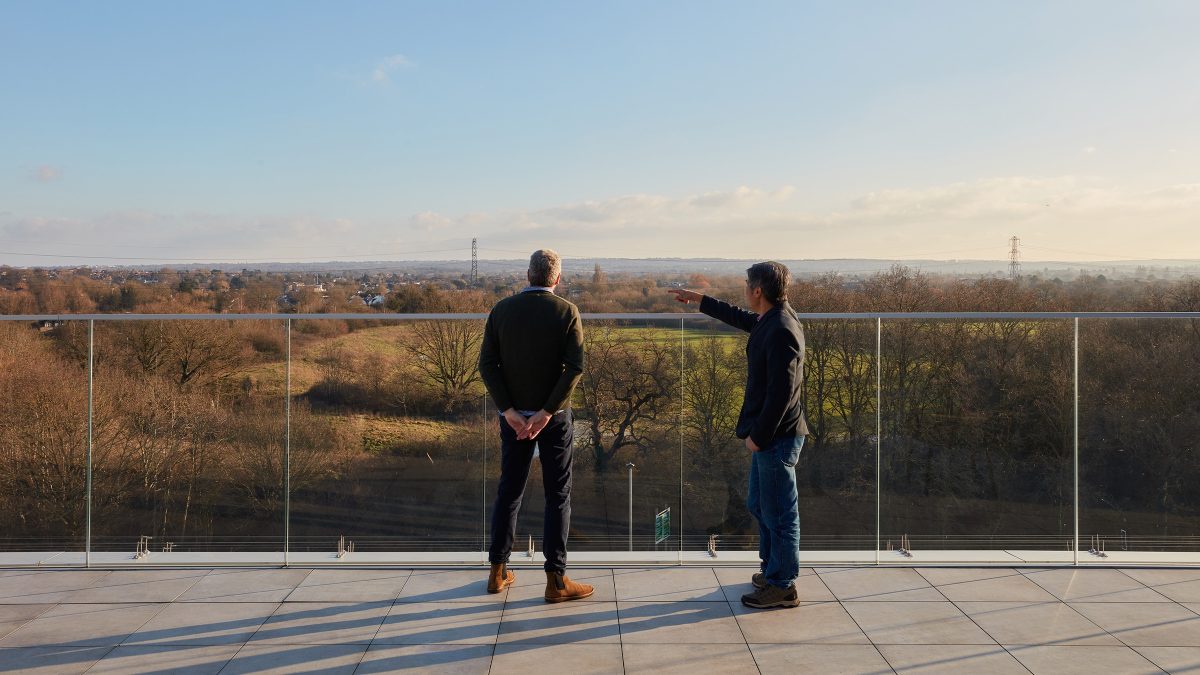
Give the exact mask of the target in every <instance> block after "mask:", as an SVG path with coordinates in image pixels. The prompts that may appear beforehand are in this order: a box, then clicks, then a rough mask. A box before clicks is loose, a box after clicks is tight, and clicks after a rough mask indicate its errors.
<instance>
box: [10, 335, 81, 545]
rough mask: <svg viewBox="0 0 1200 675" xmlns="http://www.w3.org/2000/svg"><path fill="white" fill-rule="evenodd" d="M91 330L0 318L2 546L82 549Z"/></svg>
mask: <svg viewBox="0 0 1200 675" xmlns="http://www.w3.org/2000/svg"><path fill="white" fill-rule="evenodd" d="M87 333H88V326H87V322H86V321H70V322H61V321H45V322H38V323H34V322H28V321H0V551H4V552H19V551H26V552H34V551H82V550H83V548H84V531H85V516H84V512H85V485H86V480H87V353H88V351H87V344H88V339H87ZM44 557H46V556H35V558H37V559H42V558H44ZM36 561H37V560H34V559H31V560H28V561H25V560H22V562H27V563H28V562H36Z"/></svg>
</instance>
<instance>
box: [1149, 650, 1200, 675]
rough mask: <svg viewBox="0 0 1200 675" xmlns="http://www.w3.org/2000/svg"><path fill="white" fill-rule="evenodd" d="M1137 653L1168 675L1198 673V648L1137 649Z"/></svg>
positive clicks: (1199, 660)
mask: <svg viewBox="0 0 1200 675" xmlns="http://www.w3.org/2000/svg"><path fill="white" fill-rule="evenodd" d="M1134 651H1136V652H1137V653H1139V654H1141V655H1142V656H1144V657H1146V658H1147V659H1149V660H1150V662H1151V663H1153V664H1154V665H1156V666H1158V667H1159V668H1162V669H1163V670H1165V671H1167V672H1168V673H1172V675H1174V674H1175V673H1192V674H1193V675H1195V673H1200V646H1197V647H1137V648H1135V650H1134Z"/></svg>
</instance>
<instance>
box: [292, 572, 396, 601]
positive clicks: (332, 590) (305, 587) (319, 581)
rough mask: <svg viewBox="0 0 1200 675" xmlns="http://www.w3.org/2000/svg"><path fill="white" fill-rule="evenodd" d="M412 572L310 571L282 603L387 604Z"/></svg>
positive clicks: (393, 598) (394, 597)
mask: <svg viewBox="0 0 1200 675" xmlns="http://www.w3.org/2000/svg"><path fill="white" fill-rule="evenodd" d="M411 574H412V570H392V569H381V570H327V569H320V570H313V571H312V574H309V575H308V576H306V577H304V581H302V582H300V585H299V586H296V589H295V590H293V591H292V592H291V593H290V594H289V595H288V596H287V598H285V602H385V601H386V602H391V601H393V600H395V599H396V596H398V595H400V591H401V590H403V589H404V584H405V583H406V582H407V581H408V577H409V576H410V575H411Z"/></svg>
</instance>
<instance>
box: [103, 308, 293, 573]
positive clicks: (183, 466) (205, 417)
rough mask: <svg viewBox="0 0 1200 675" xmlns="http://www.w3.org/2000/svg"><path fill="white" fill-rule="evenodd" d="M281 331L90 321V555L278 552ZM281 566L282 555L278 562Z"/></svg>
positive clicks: (230, 324)
mask: <svg viewBox="0 0 1200 675" xmlns="http://www.w3.org/2000/svg"><path fill="white" fill-rule="evenodd" d="M284 337H285V334H284V328H283V322H282V321H234V320H230V321H225V320H219V321H218V320H161V321H158V320H149V321H97V322H96V366H95V367H96V382H95V398H96V401H95V419H94V424H95V429H96V443H95V468H94V478H93V481H94V487H93V495H94V496H93V507H92V508H93V517H92V533H93V543H92V549H93V550H94V551H127V552H130V553H133V552H134V551H136V550H138V548H139V539H140V538H141V537H151V539H150V540H149V543H148V546H149V549H150V551H152V553H151V556H152V557H158V556H166V555H169V553H167V552H168V551H175V552H195V551H205V552H207V551H212V552H255V553H259V554H261V555H258V556H255V557H254V560H255V561H259V560H275V559H276V554H277V553H279V552H282V551H283V455H284V400H283V374H284V367H285V363H284ZM279 560H280V561H282V556H281V555H279Z"/></svg>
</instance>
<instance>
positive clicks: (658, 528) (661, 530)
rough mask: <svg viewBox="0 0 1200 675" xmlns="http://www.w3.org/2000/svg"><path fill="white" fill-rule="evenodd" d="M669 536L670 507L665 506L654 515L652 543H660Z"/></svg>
mask: <svg viewBox="0 0 1200 675" xmlns="http://www.w3.org/2000/svg"><path fill="white" fill-rule="evenodd" d="M670 536H671V509H670V508H666V509H663V510H662V511H660V512H658V513H657V514H656V515H655V516H654V543H655V544H661V543H662V542H664V541H666V539H667V537H670Z"/></svg>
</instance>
